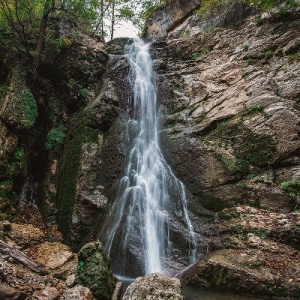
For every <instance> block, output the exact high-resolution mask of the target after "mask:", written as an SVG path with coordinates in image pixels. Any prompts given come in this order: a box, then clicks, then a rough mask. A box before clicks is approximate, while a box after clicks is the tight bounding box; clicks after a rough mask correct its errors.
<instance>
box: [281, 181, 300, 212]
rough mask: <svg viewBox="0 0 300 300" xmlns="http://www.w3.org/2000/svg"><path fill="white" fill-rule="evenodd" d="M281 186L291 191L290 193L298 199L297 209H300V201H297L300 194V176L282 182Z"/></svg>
mask: <svg viewBox="0 0 300 300" xmlns="http://www.w3.org/2000/svg"><path fill="white" fill-rule="evenodd" d="M280 186H281V188H282V189H283V190H285V191H287V192H288V193H289V195H290V196H291V197H292V198H293V199H295V200H296V206H295V209H299V207H300V203H299V200H298V202H297V198H298V197H299V196H300V178H299V177H298V178H293V179H292V180H289V181H284V182H282V183H281V185H280Z"/></svg>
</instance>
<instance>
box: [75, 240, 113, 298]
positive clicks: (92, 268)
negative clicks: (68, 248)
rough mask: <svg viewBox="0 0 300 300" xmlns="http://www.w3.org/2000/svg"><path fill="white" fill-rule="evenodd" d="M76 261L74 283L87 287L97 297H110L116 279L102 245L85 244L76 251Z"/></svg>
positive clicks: (95, 243) (97, 243)
mask: <svg viewBox="0 0 300 300" xmlns="http://www.w3.org/2000/svg"><path fill="white" fill-rule="evenodd" d="M78 261H79V263H78V267H77V271H76V283H78V284H81V285H83V286H86V287H88V288H89V289H90V290H91V291H92V293H93V295H94V296H95V297H96V298H97V299H102V300H109V299H111V295H112V293H113V291H114V288H115V285H116V279H115V278H114V276H113V274H112V270H111V266H110V261H109V259H108V256H107V254H106V251H105V249H104V247H103V245H102V244H101V243H99V242H91V243H88V244H86V245H85V246H84V247H82V249H81V250H80V251H79V253H78Z"/></svg>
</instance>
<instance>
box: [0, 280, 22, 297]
mask: <svg viewBox="0 0 300 300" xmlns="http://www.w3.org/2000/svg"><path fill="white" fill-rule="evenodd" d="M21 296H22V293H21V292H20V291H18V290H17V289H14V288H12V287H10V286H7V285H5V284H3V283H0V299H4V300H17V299H21Z"/></svg>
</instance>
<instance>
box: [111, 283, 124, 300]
mask: <svg viewBox="0 0 300 300" xmlns="http://www.w3.org/2000/svg"><path fill="white" fill-rule="evenodd" d="M121 298H122V282H118V283H117V284H116V287H115V290H114V293H113V295H112V296H111V300H121Z"/></svg>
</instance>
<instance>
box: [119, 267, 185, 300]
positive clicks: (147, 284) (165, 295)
mask: <svg viewBox="0 0 300 300" xmlns="http://www.w3.org/2000/svg"><path fill="white" fill-rule="evenodd" d="M142 299H149V300H150V299H157V300H164V299H172V300H183V299H184V298H183V295H182V294H181V284H180V281H179V279H177V278H170V277H167V276H166V275H163V274H158V273H153V274H149V275H147V276H145V277H139V278H137V279H136V280H135V281H134V282H133V283H132V284H130V285H129V287H128V288H127V290H126V292H125V294H124V296H123V300H142Z"/></svg>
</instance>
